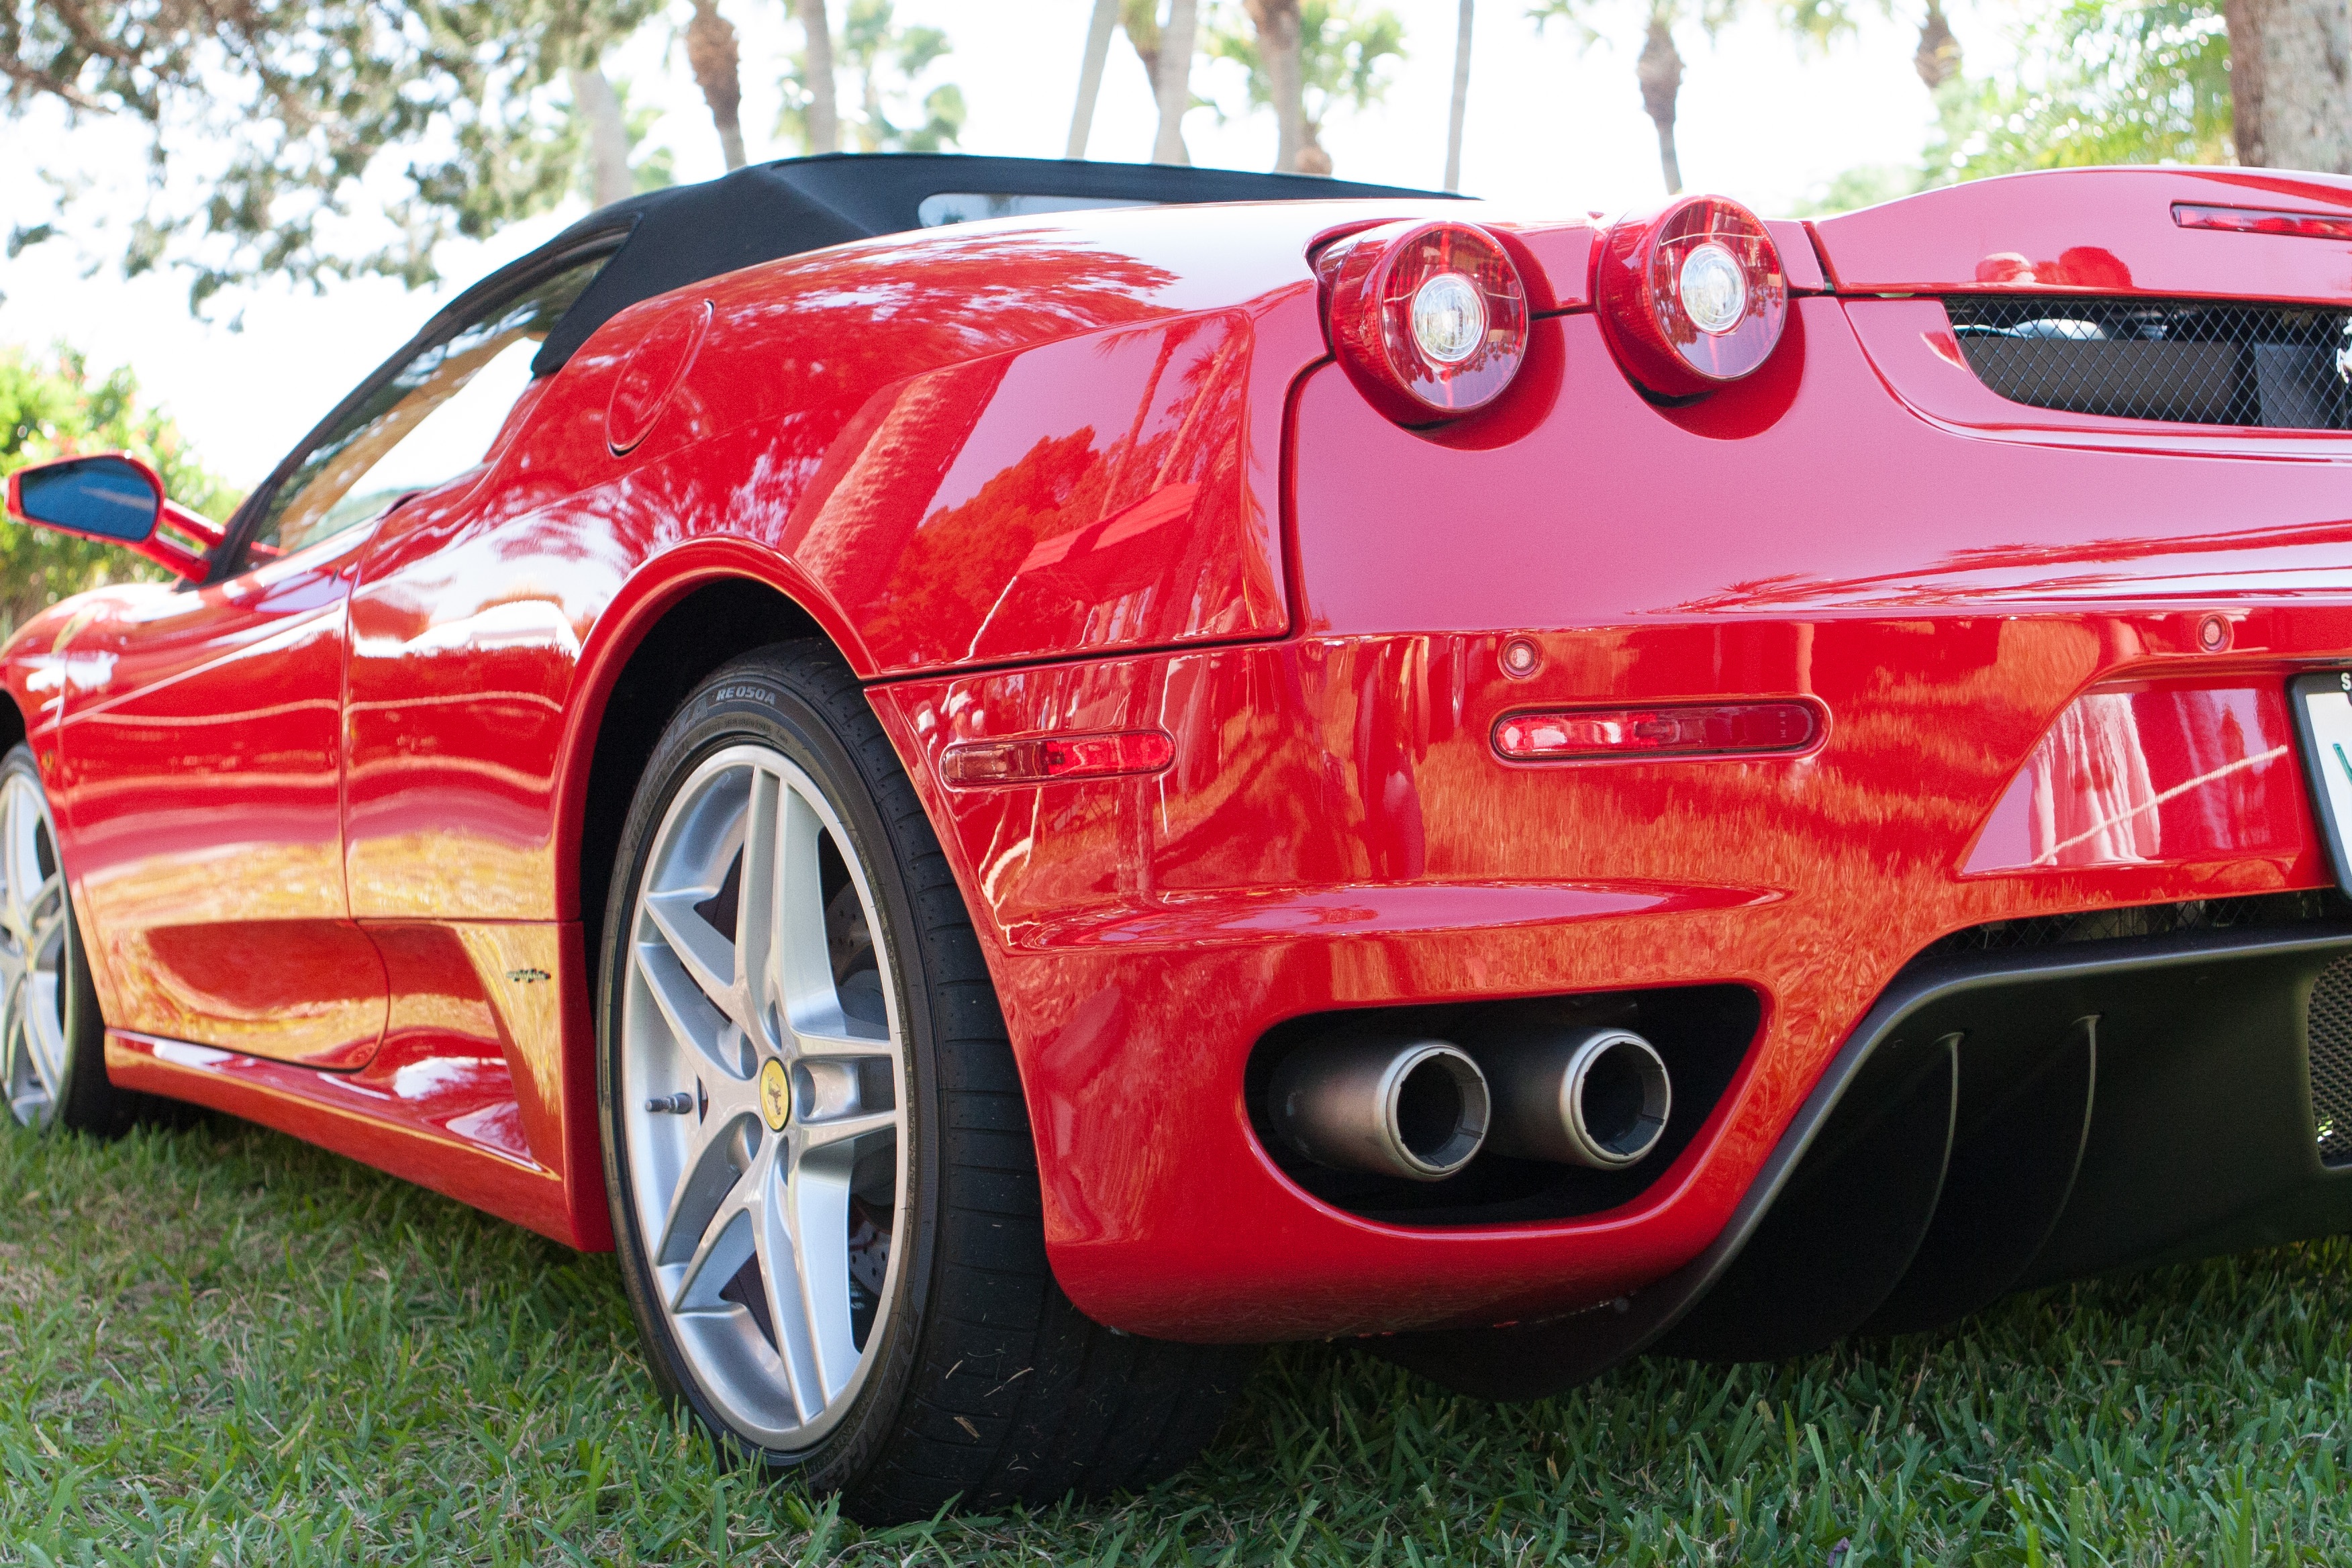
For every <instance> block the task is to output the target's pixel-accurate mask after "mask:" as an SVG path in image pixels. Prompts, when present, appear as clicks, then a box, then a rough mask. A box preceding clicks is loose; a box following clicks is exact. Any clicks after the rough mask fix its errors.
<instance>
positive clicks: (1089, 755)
mask: <svg viewBox="0 0 2352 1568" xmlns="http://www.w3.org/2000/svg"><path fill="white" fill-rule="evenodd" d="M1175 760H1176V739H1175V737H1174V736H1172V735H1171V734H1169V733H1168V731H1165V730H1118V731H1107V732H1102V733H1097V734H1090V735H1032V736H1028V737H1025V738H1024V739H1022V740H1018V741H982V742H971V743H967V744H964V745H961V746H950V747H949V748H948V749H947V753H946V755H945V756H944V757H942V758H941V759H940V773H943V774H944V775H946V778H947V781H948V783H950V784H1046V783H1050V782H1052V781H1054V780H1056V779H1099V778H1113V777H1116V776H1118V775H1119V774H1121V773H1158V772H1159V771H1160V769H1162V768H1164V767H1166V766H1167V765H1168V764H1169V763H1172V762H1174V761H1175Z"/></svg>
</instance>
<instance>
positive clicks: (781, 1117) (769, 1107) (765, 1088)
mask: <svg viewBox="0 0 2352 1568" xmlns="http://www.w3.org/2000/svg"><path fill="white" fill-rule="evenodd" d="M760 1110H761V1114H763V1115H765V1116H766V1117H767V1119H768V1125H769V1126H770V1127H771V1128H772V1129H773V1130H775V1131H778V1132H782V1131H783V1130H784V1123H785V1122H787V1121H791V1120H792V1119H793V1086H792V1083H791V1081H790V1080H789V1079H787V1078H786V1077H785V1076H784V1064H783V1063H782V1062H780V1061H778V1060H777V1059H776V1058H773V1057H770V1058H768V1059H767V1061H766V1063H765V1064H764V1065H763V1066H761V1068H760Z"/></svg>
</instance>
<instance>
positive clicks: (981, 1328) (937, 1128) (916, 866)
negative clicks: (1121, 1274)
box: [598, 643, 1246, 1524]
mask: <svg viewBox="0 0 2352 1568" xmlns="http://www.w3.org/2000/svg"><path fill="white" fill-rule="evenodd" d="M616 869H617V870H618V871H619V873H620V875H618V876H616V877H615V879H614V894H613V899H612V902H611V905H610V907H609V910H608V912H607V916H606V926H605V931H606V942H605V950H604V955H603V957H604V963H603V967H602V971H601V973H602V980H601V983H600V988H599V989H600V997H599V1010H600V1022H601V1026H602V1049H601V1051H600V1068H601V1070H600V1073H599V1078H598V1089H599V1094H600V1098H601V1102H602V1109H603V1121H604V1144H605V1167H606V1173H607V1178H608V1183H609V1185H610V1189H611V1194H612V1199H613V1210H614V1234H615V1238H616V1243H617V1247H618V1250H619V1252H620V1256H621V1262H622V1267H623V1268H624V1271H625V1279H626V1283H627V1286H628V1290H629V1296H630V1300H631V1304H632V1305H633V1307H634V1308H635V1312H636V1316H637V1320H638V1324H639V1327H640V1329H641V1330H642V1331H643V1332H644V1336H645V1340H646V1346H647V1349H648V1352H649V1353H650V1358H651V1361H652V1363H653V1367H654V1370H655V1373H656V1378H657V1379H658V1381H659V1382H660V1383H661V1384H663V1386H664V1387H665V1389H666V1390H667V1392H668V1393H669V1394H671V1395H672V1396H673V1397H675V1398H677V1400H679V1401H680V1402H681V1403H682V1404H684V1405H686V1407H687V1408H688V1410H690V1411H691V1412H692V1413H693V1414H694V1415H695V1416H696V1417H697V1418H698V1420H699V1421H700V1422H701V1423H702V1425H703V1426H706V1427H707V1428H708V1429H709V1431H710V1432H711V1433H712V1434H713V1435H714V1436H716V1437H718V1438H719V1440H720V1441H721V1442H722V1443H723V1444H724V1445H726V1446H727V1447H730V1448H732V1449H734V1450H736V1451H738V1452H739V1453H740V1454H742V1455H743V1456H745V1457H747V1458H750V1459H751V1460H753V1461H754V1462H757V1463H760V1464H763V1465H765V1466H768V1467H770V1468H776V1469H793V1470H797V1471H799V1472H801V1473H802V1474H803V1475H804V1476H805V1478H806V1480H807V1483H808V1485H809V1486H810V1488H811V1489H813V1490H816V1491H839V1492H841V1493H842V1494H843V1495H844V1504H845V1511H847V1512H848V1513H849V1514H850V1516H851V1517H853V1518H856V1519H858V1520H860V1521H864V1522H866V1523H873V1524H879V1523H887V1522H893V1521H901V1520H907V1519H917V1518H925V1517H929V1515H930V1514H932V1513H933V1512H935V1511H937V1510H938V1509H939V1508H940V1506H941V1505H943V1504H944V1503H946V1502H947V1501H949V1500H950V1499H952V1498H956V1497H959V1496H960V1497H961V1498H962V1499H963V1500H965V1502H967V1503H969V1504H978V1505H987V1504H992V1503H999V1502H1006V1501H1014V1500H1022V1501H1032V1502H1036V1501H1045V1500H1051V1499H1053V1498H1056V1497H1059V1496H1061V1495H1063V1494H1064V1493H1066V1492H1068V1491H1071V1490H1073V1489H1082V1490H1098V1489H1107V1488H1111V1487H1118V1486H1130V1487H1131V1486H1136V1485H1140V1484H1143V1483H1145V1482H1147V1481H1149V1480H1151V1479H1157V1478H1158V1477H1159V1476H1160V1475H1163V1474H1166V1473H1168V1472H1170V1471H1172V1470H1173V1469H1175V1468H1178V1467H1180V1466H1181V1465H1182V1464H1184V1463H1185V1462H1186V1461H1188V1460H1189V1459H1190V1458H1192V1455H1193V1454H1194V1453H1195V1452H1196V1451H1197V1450H1198V1449H1199V1448H1200V1447H1201V1446H1202V1444H1203V1443H1205V1442H1206V1440H1207V1439H1208V1438H1209V1436H1211V1435H1212V1434H1213V1430H1214V1427H1215V1425H1216V1422H1217V1420H1218V1418H1219V1416H1220V1415H1221V1414H1222V1412H1223V1407H1224V1405H1225V1403H1226V1401H1227V1399H1228V1397H1229V1396H1230V1394H1231V1392H1232V1390H1233V1388H1234V1385H1235V1384H1236V1383H1237V1382H1238V1379H1239V1375H1240V1373H1241V1372H1242V1370H1243V1368H1244V1365H1245V1364H1246V1363H1245V1359H1244V1354H1243V1352H1235V1351H1233V1350H1229V1349H1203V1348H1199V1347H1192V1346H1182V1345H1173V1344H1167V1343H1163V1342H1155V1341H1148V1340H1140V1339H1134V1338H1129V1337H1127V1336H1123V1335H1117V1334H1114V1333H1112V1332H1111V1331H1108V1330H1106V1329H1103V1328H1101V1327H1099V1326H1098V1325H1097V1324H1095V1323H1092V1322H1090V1321H1087V1319H1085V1318H1084V1317H1083V1316H1081V1315H1080V1314H1079V1313H1078V1312H1077V1310H1076V1309H1075V1308H1074V1307H1073V1306H1071V1304H1070V1302H1069V1300H1067V1298H1066V1297H1064V1296H1063V1294H1062V1293H1061V1291H1060V1289H1058V1288H1057V1287H1056V1286H1055V1283H1054V1280H1053V1278H1052V1275H1051V1273H1050V1271H1049V1269H1048V1268H1047V1267H1046V1262H1045V1237H1044V1229H1043V1222H1042V1219H1041V1215H1040V1207H1039V1201H1038V1189H1037V1176H1036V1168H1035V1158H1034V1147H1033V1145H1032V1143H1031V1141H1030V1134H1029V1127H1028V1121H1027V1116H1026V1112H1025V1108H1024V1102H1023V1100H1022V1095H1021V1086H1020V1081H1019V1079H1018V1077H1017V1075H1016V1073H1015V1071H1014V1068H1013V1055H1012V1049H1011V1047H1010V1045H1009V1044H1008V1043H1007V1040H1006V1037H1005V1033H1004V1025H1003V1017H1002V1016H1001V1014H1000V1013H999V1011H998V1009H997V1006H996V1002H995V997H994V994H993V992H992V989H991V988H990V985H989V982H988V978H987V971H986V969H985V967H984V965H983V964H982V959H981V955H980V952H979V946H978V942H977V940H976V939H975V937H974V935H973V933H972V931H971V924H970V920H969V917H968V915H967V913H966V911H965V909H964V906H963V902H962V900H961V896H960V894H959V892H958V890H957V888H956V886H955V882H954V880H953V877H952V874H951V873H950V870H949V868H948V866H947V861H946V858H945V857H944V856H943V855H942V854H941V853H940V847H939V845H938V842H937V840H936V839H935V838H934V837H932V834H931V831H930V828H929V824H928V822H927V821H926V820H925V818H924V816H923V813H922V809H921V806H920V805H919V802H918V801H917V799H916V796H915V793H914V789H913V786H912V785H911V784H909V783H908V779H907V776H906V774H905V773H904V771H903V770H902V769H901V768H900V767H899V766H898V760H897V758H896V757H895V755H894V754H893V753H892V752H891V749H890V746H889V742H888V741H887V737H885V735H884V734H883V733H882V730H881V726H880V724H879V723H878V722H877V721H876V720H875V718H874V715H873V712H872V710H871V709H870V708H869V707H868V706H867V704H866V699H865V695H864V693H863V692H862V691H860V690H859V689H858V687H857V685H856V681H855V679H853V678H852V677H851V675H850V672H849V670H848V669H847V668H845V666H844V665H843V664H842V663H841V661H840V659H839V658H838V656H837V655H835V653H834V652H833V651H832V650H831V649H830V648H829V647H824V645H822V644H815V643H803V644H788V645H784V646H782V647H776V648H772V649H769V650H767V651H765V652H763V653H761V654H756V655H752V656H751V657H749V658H745V659H742V660H740V661H738V662H737V663H735V664H733V665H730V666H729V667H728V668H725V669H723V670H721V671H720V672H719V674H717V675H716V676H714V677H712V678H711V679H709V681H707V682H706V683H705V684H704V685H703V686H702V688H701V689H699V690H698V691H697V692H696V693H695V695H694V696H693V697H691V698H690V699H689V700H688V701H687V703H686V705H685V706H684V708H683V709H681V710H680V711H679V712H678V714H677V717H676V718H675V719H673V720H672V721H671V723H670V725H669V728H668V730H667V731H666V732H665V734H664V736H663V739H662V741H661V742H660V744H659V745H658V747H657V748H656V751H655V753H654V756H653V758H652V760H651V762H650V763H648V764H647V767H646V773H645V776H644V778H643V780H642V781H641V782H640V784H639V786H638V790H637V795H636V800H635V804H634V805H633V806H632V809H631V814H630V818H629V822H628V825H627V826H626V828H625V833H624V837H623V839H622V845H621V853H620V863H619V865H618V867H617V868H616Z"/></svg>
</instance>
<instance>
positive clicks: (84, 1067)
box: [0, 743, 142, 1136]
mask: <svg viewBox="0 0 2352 1568" xmlns="http://www.w3.org/2000/svg"><path fill="white" fill-rule="evenodd" d="M0 1089H5V1092H6V1094H7V1097H8V1112H9V1114H10V1115H11V1116H13V1117H15V1118H16V1121H17V1122H18V1123H19V1124H20V1125H22V1126H26V1127H31V1128H34V1129H37V1130H46V1129H50V1128H56V1129H59V1130H62V1131H72V1132H90V1133H96V1134H99V1135H100V1136H107V1135H111V1134H113V1133H117V1132H121V1131H123V1130H124V1129H126V1128H127V1127H129V1126H130V1125H131V1122H132V1121H134V1120H135V1119H136V1117H137V1114H138V1111H139V1110H140V1108H141V1106H142V1097H141V1096H138V1095H135V1094H131V1093H129V1092H127V1091H125V1090H123V1089H117V1088H115V1087H114V1086H113V1085H112V1084H111V1083H110V1082H108V1081H107V1078H106V1024H105V1021H104V1020H103V1019H101V1018H100V1016H99V1012H98V993H97V992H96V990H95V989H94V988H93V987H92V986H91V984H90V978H89V955H88V954H87V953H85V952H83V951H82V945H81V932H80V931H79V929H78V928H77V927H76V925H75V923H74V916H73V900H72V899H71V898H69V897H68V895H67V892H66V878H65V869H64V867H63V866H62V864H61V863H60V862H59V860H58V830H57V824H56V821H55V820H54V819H53V818H52V817H51V816H50V815H49V798H48V794H47V791H46V790H44V789H43V788H42V787H41V772H40V769H39V768H38V767H37V765H36V764H35V763H34V761H33V749H32V748H31V747H30V746H27V745H24V744H21V743H20V744H18V745H16V746H15V747H12V748H11V749H10V750H9V752H8V753H7V755H6V756H5V757H0Z"/></svg>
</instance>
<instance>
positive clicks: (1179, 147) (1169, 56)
mask: <svg viewBox="0 0 2352 1568" xmlns="http://www.w3.org/2000/svg"><path fill="white" fill-rule="evenodd" d="M1199 20H1200V8H1199V6H1198V5H1196V4H1195V0H1168V25H1167V26H1165V27H1163V28H1161V29H1160V71H1159V74H1158V76H1157V77H1155V78H1154V79H1153V80H1154V83H1155V85H1156V86H1157V87H1158V88H1159V98H1160V134H1159V136H1158V137H1156V138H1155V139H1154V140H1153V142H1152V144H1151V161H1152V162H1153V163H1191V162H1192V154H1191V153H1188V152H1186V151H1185V150H1184V111H1185V110H1188V109H1190V108H1192V39H1193V34H1194V31H1195V30H1196V27H1197V26H1198V23H1199Z"/></svg>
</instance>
